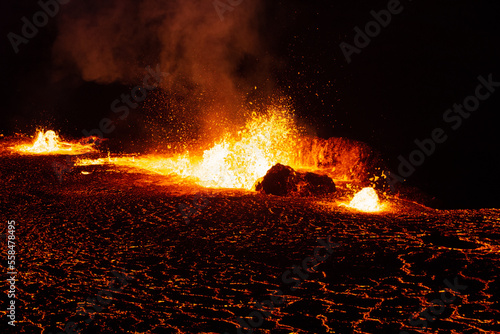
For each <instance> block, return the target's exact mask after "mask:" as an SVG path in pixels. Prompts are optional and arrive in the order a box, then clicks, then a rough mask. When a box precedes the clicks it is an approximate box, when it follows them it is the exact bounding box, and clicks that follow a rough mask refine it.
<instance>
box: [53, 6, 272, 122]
mask: <svg viewBox="0 0 500 334" xmlns="http://www.w3.org/2000/svg"><path fill="white" fill-rule="evenodd" d="M216 3H218V4H223V5H224V6H223V7H220V6H219V11H218V10H217V9H216V6H215V5H214V0H191V1H185V0H142V1H134V0H108V1H102V0H86V1H74V2H71V3H69V4H68V5H66V6H65V8H64V11H62V13H61V14H60V17H59V34H58V36H57V40H56V42H55V44H54V57H55V62H56V64H57V65H58V68H59V69H60V70H61V72H60V74H63V75H64V74H68V73H72V72H73V74H74V72H75V71H76V72H77V73H78V74H79V75H80V76H81V77H82V78H83V80H85V81H93V82H97V83H102V84H109V83H122V84H138V83H141V82H142V78H143V77H144V75H145V73H146V72H145V67H146V66H151V67H152V68H155V67H156V65H157V64H159V65H160V68H161V71H162V72H167V73H169V77H168V80H164V81H162V83H161V88H162V89H163V90H164V91H165V92H167V93H168V94H172V95H175V96H177V97H181V98H182V99H184V100H187V101H189V102H188V103H189V104H190V107H191V108H193V109H196V108H198V109H199V108H201V105H203V108H205V109H209V110H212V112H213V111H214V110H217V113H220V112H222V113H224V114H225V116H227V115H228V114H230V110H233V111H234V109H235V108H237V106H241V103H242V101H243V100H242V99H244V97H245V94H246V93H247V92H248V91H249V90H250V88H252V89H253V88H254V85H255V84H256V83H257V82H266V77H267V74H268V61H267V57H266V52H265V51H266V50H265V47H263V46H262V41H261V38H260V34H259V25H260V23H259V22H260V12H261V9H262V8H261V4H260V3H259V1H255V0H252V1H250V0H241V1H235V0H218V1H216ZM231 3H232V4H233V5H235V4H236V6H233V5H231ZM212 116H213V115H212Z"/></svg>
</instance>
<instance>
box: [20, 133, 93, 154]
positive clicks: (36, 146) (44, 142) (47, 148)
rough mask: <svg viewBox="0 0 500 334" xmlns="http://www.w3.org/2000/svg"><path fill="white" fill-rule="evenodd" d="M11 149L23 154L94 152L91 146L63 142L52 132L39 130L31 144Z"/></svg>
mask: <svg viewBox="0 0 500 334" xmlns="http://www.w3.org/2000/svg"><path fill="white" fill-rule="evenodd" d="M12 149H13V150H14V151H16V152H18V153H23V154H83V153H89V152H93V151H95V149H94V147H93V146H92V145H91V144H81V143H69V142H63V141H61V139H60V138H59V136H58V135H57V134H56V133H55V132H54V131H52V130H48V131H47V132H44V131H43V130H40V131H38V134H37V137H36V139H35V141H34V142H33V143H31V144H21V145H17V146H14V147H12Z"/></svg>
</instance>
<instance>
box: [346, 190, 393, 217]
mask: <svg viewBox="0 0 500 334" xmlns="http://www.w3.org/2000/svg"><path fill="white" fill-rule="evenodd" d="M341 205H342V206H347V207H349V208H352V209H356V210H359V211H364V212H379V211H382V210H383V209H384V205H383V204H381V203H380V200H379V198H378V195H377V192H376V191H375V189H373V188H370V187H367V188H363V189H361V191H359V192H358V193H356V195H354V197H353V198H352V199H351V201H350V202H349V204H344V203H342V204H341Z"/></svg>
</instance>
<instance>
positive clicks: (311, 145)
mask: <svg viewBox="0 0 500 334" xmlns="http://www.w3.org/2000/svg"><path fill="white" fill-rule="evenodd" d="M365 151H366V149H365V148H364V147H363V146H362V145H360V144H358V143H356V142H352V141H351V142H349V141H348V140H344V139H341V138H332V140H321V139H318V138H310V137H306V136H303V135H301V134H300V128H299V127H298V126H297V124H296V123H295V121H294V117H293V113H292V112H291V111H289V110H287V109H284V108H271V109H270V110H268V112H267V113H265V114H263V115H257V114H256V113H254V114H253V115H252V117H251V119H250V120H249V121H248V122H247V124H246V125H245V126H244V127H243V128H241V129H240V130H239V131H235V132H233V133H227V134H226V135H225V136H223V137H222V138H221V139H220V140H218V141H216V142H214V143H213V144H212V146H211V147H210V148H209V149H207V150H205V151H203V152H202V153H200V154H193V153H191V152H185V153H183V154H178V155H175V156H172V155H166V154H153V155H143V156H135V157H129V156H119V157H108V158H102V159H80V160H79V161H78V162H77V165H80V166H85V165H96V164H112V165H117V166H123V167H128V168H130V170H137V169H140V170H141V171H146V172H151V173H157V174H160V175H177V176H179V177H182V178H184V179H188V180H191V181H192V182H194V183H196V184H198V185H200V186H203V187H209V188H240V189H248V190H250V189H252V188H253V186H254V184H255V182H256V181H257V179H259V178H260V177H263V176H264V175H265V174H266V172H267V171H268V170H269V169H270V168H271V167H272V166H274V165H275V164H276V163H281V164H283V165H287V166H290V167H292V168H293V169H295V170H302V171H313V172H314V171H320V172H321V173H322V174H327V175H328V176H330V177H331V178H332V179H333V180H334V181H335V180H343V181H351V180H354V181H356V180H357V178H358V177H359V175H360V174H363V173H360V171H361V170H363V171H364V168H365V161H364V160H363V159H365V157H366V156H367V153H366V152H365ZM200 152H201V150H200ZM364 174H366V173H364Z"/></svg>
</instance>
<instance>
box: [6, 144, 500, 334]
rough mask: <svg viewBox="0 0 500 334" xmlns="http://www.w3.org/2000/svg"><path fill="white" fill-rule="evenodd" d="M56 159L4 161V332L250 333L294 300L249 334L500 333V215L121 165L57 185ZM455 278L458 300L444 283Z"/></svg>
mask: <svg viewBox="0 0 500 334" xmlns="http://www.w3.org/2000/svg"><path fill="white" fill-rule="evenodd" d="M54 161H56V162H57V161H58V162H60V163H62V162H63V161H64V157H55V156H45V157H32V156H18V155H12V154H3V155H2V156H1V157H0V162H1V163H0V173H1V181H0V185H1V197H0V206H1V208H2V211H1V213H2V229H1V233H6V231H7V220H15V221H16V225H17V230H16V248H17V260H18V261H17V262H18V263H17V271H18V277H17V278H18V281H17V284H16V288H17V291H16V326H15V328H11V326H8V325H7V321H8V319H7V318H6V313H7V312H6V305H7V304H6V303H7V296H6V293H3V295H2V298H3V304H2V305H3V306H2V308H1V311H0V314H1V315H2V317H1V319H2V320H1V323H0V328H1V330H0V333H4V332H6V333H7V332H9V331H10V332H16V333H49V332H53V333H58V332H59V331H61V330H62V329H64V327H65V324H66V323H68V322H70V321H73V322H75V323H78V324H79V328H82V329H83V331H82V333H225V332H227V333H237V328H238V320H237V319H238V318H240V317H243V318H244V319H246V321H250V319H249V318H248V315H249V314H250V313H251V312H252V311H253V310H254V309H255V308H254V304H255V302H262V301H264V300H268V299H270V296H271V295H272V294H273V292H274V291H275V290H278V289H279V290H281V291H283V293H284V295H285V302H284V303H283V304H282V305H279V306H277V307H276V308H275V309H274V310H273V311H272V314H271V315H270V316H269V317H266V319H265V321H264V322H263V324H262V325H261V326H260V327H259V328H255V329H254V330H253V332H254V333H278V334H284V333H399V332H400V331H401V330H405V331H407V332H409V333H424V332H438V333H497V332H500V325H499V324H498V319H500V303H499V291H500V288H499V269H498V268H499V264H500V260H499V252H500V230H499V226H500V210H494V209H488V210H487V209H484V210H474V211H472V210H460V211H437V210H430V209H429V210H418V209H415V208H413V209H411V210H410V209H406V208H405V204H404V203H402V202H396V201H395V202H394V203H393V210H392V211H391V212H387V213H383V214H364V213H358V212H353V211H349V210H347V209H346V208H342V207H337V206H336V205H334V204H329V201H328V200H323V201H319V200H315V199H305V198H302V199H301V198H295V199H291V198H280V197H276V196H265V195H261V194H257V193H254V192H247V191H231V190H208V189H203V188H200V187H196V186H192V185H189V184H183V183H179V182H176V180H172V179H168V178H165V177H161V176H155V175H146V174H140V173H127V172H126V171H122V170H119V169H116V168H114V167H110V166H98V167H97V166H96V167H78V168H76V167H75V168H72V169H71V170H66V171H64V175H63V178H62V179H61V180H60V179H59V178H58V176H57V175H56V173H55V170H54V168H53V163H54ZM82 171H85V174H83V173H82ZM199 194H204V195H203V196H204V197H201V198H200V197H195V196H196V195H199ZM195 198H197V200H196V199H195ZM196 201H197V202H196ZM195 203H198V205H197V207H198V209H196V208H195V206H196V205H195ZM398 203H399V204H398ZM179 204H181V209H182V210H181V209H180V207H179ZM190 208H192V209H190ZM182 212H184V217H183V213H182ZM186 212H187V213H188V214H186ZM186 216H190V217H189V218H187V219H185V218H186ZM329 237H331V240H332V241H333V242H336V243H338V244H339V245H340V246H339V247H337V248H334V249H333V253H332V254H331V256H329V257H328V258H327V259H326V260H325V261H324V262H322V263H321V264H320V265H318V266H317V268H316V269H317V270H316V272H315V273H311V274H309V276H308V278H307V279H305V280H303V281H302V284H301V285H300V287H299V288H298V289H297V290H295V291H292V290H291V289H290V287H291V286H292V285H293V284H286V283H284V282H283V281H282V278H281V276H282V274H283V273H284V272H285V271H287V270H289V269H291V268H292V267H293V266H294V265H300V264H301V263H302V260H303V259H305V258H306V257H309V256H311V255H313V253H314V249H315V247H316V246H317V245H318V244H317V239H318V238H323V239H328V238H329ZM1 240H2V243H3V244H4V246H2V256H3V258H2V260H1V264H2V270H3V272H4V273H6V272H7V267H6V260H7V259H6V258H7V254H6V249H7V247H6V239H5V238H3V239H1ZM113 271H116V272H119V273H122V274H126V275H129V276H131V277H129V280H128V281H126V282H128V284H126V285H124V286H123V287H122V290H121V291H117V292H115V293H113V294H112V296H111V298H112V300H111V301H108V302H107V305H105V306H102V309H100V310H99V312H97V311H95V315H94V318H93V320H92V321H88V318H87V317H86V316H83V315H78V313H79V312H81V311H82V309H81V306H84V305H85V304H84V302H85V301H86V300H87V298H90V299H95V298H96V297H97V295H98V294H99V292H101V291H102V290H106V289H107V285H108V282H110V281H113V282H115V286H119V283H117V282H118V281H115V276H113V274H112V272H113ZM132 276H133V278H132ZM455 278H457V279H458V284H459V285H461V286H462V287H461V288H460V290H459V292H453V291H451V290H449V289H448V287H447V286H446V284H445V283H444V280H445V279H448V280H449V282H452V283H453V282H454V279H455ZM463 286H466V287H463ZM1 287H2V290H3V291H5V292H6V290H7V289H8V287H7V283H6V280H2V283H1ZM443 291H448V292H447V294H445V296H447V298H450V299H453V301H452V302H449V303H443V304H444V306H443V307H444V310H440V311H441V313H440V314H439V315H437V316H432V317H435V319H434V318H432V320H433V321H431V320H429V321H427V324H428V327H429V328H428V329H427V330H424V329H422V324H423V321H420V322H418V321H417V320H414V321H413V325H412V323H410V321H409V318H410V316H411V315H412V314H415V313H417V312H419V311H423V310H425V309H427V308H429V307H431V306H433V303H434V304H435V303H436V300H441V297H440V296H441V295H442V292H443ZM451 296H455V298H451ZM104 298H107V297H104ZM433 301H434V302H433ZM448 301H449V300H448ZM98 305H99V304H98ZM89 307H90V306H89V305H87V308H89ZM97 307H98V308H99V306H97ZM434 307H435V308H434V309H433V310H435V309H436V308H437V309H439V308H440V306H439V305H434ZM427 314H430V312H428V313H427ZM86 319H87V321H88V323H86V322H85V320H86ZM420 319H421V320H426V319H425V316H422V317H421V318H420ZM257 320H258V318H254V321H257ZM242 332H243V333H250V331H249V330H243V331H242Z"/></svg>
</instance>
